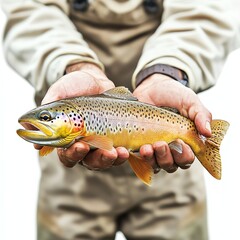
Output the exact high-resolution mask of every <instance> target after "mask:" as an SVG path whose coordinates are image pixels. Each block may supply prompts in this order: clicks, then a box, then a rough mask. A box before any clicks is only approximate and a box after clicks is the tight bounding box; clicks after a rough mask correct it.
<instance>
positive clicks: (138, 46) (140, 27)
mask: <svg viewBox="0 0 240 240" xmlns="http://www.w3.org/2000/svg"><path fill="white" fill-rule="evenodd" d="M76 2H79V1H76V0H71V1H70V4H71V6H70V9H71V10H70V18H71V20H72V21H73V23H74V24H75V26H76V27H77V29H78V31H79V32H81V34H82V35H83V37H84V39H85V41H86V42H87V43H88V44H89V46H90V48H91V49H92V50H94V51H95V53H96V54H97V56H98V57H99V59H100V61H101V62H102V63H103V64H104V66H105V70H106V74H107V76H108V77H109V78H110V79H111V80H112V81H113V82H114V83H115V84H116V86H120V85H122V86H126V87H128V88H130V89H131V77H132V74H133V71H134V70H135V67H136V65H137V62H138V59H139V57H140V55H141V52H142V49H143V46H144V43H145V41H146V40H147V39H148V38H149V37H150V36H151V35H152V34H153V33H154V31H155V30H156V29H157V27H158V26H159V25H160V23H161V18H162V11H163V6H162V5H163V4H162V1H161V0H158V1H145V4H144V1H142V0H129V1H125V0H119V1H113V0H93V1H89V5H88V7H87V9H85V10H81V9H77V7H76V6H78V5H76ZM80 2H81V1H80ZM82 2H84V1H82ZM85 2H87V1H85ZM149 2H150V3H149ZM151 2H154V3H153V4H151ZM147 3H148V4H147ZM151 11H152V12H151ZM154 11H155V12H154Z"/></svg>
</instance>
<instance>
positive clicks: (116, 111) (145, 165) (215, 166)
mask: <svg viewBox="0 0 240 240" xmlns="http://www.w3.org/2000/svg"><path fill="white" fill-rule="evenodd" d="M18 121H19V123H20V124H21V125H22V126H23V127H24V129H18V130H17V134H18V135H19V136H20V137H22V138H23V139H24V140H26V141H28V142H31V143H34V144H38V145H41V146H43V147H42V148H41V150H40V151H39V154H40V156H45V155H47V154H49V153H51V152H52V151H53V150H54V148H68V147H70V146H71V145H72V144H73V143H75V142H76V141H82V142H85V143H87V144H88V145H89V146H90V147H92V148H95V149H96V148H97V149H104V150H111V149H112V148H113V147H119V146H122V147H125V148H126V149H128V151H129V159H128V162H129V164H130V166H131V168H132V169H133V171H134V172H135V174H136V176H137V177H138V178H140V179H141V180H142V181H143V182H144V183H145V184H147V185H151V183H152V179H153V169H152V167H151V165H150V163H149V162H147V161H146V160H144V159H142V158H141V157H140V156H139V154H137V153H138V151H139V149H140V147H141V146H142V145H144V144H153V143H155V142H157V141H165V142H167V143H168V144H169V145H171V146H172V147H173V148H174V149H175V150H176V151H179V152H181V149H179V146H177V144H176V140H177V139H182V140H183V141H184V142H185V143H186V144H188V145H189V146H190V147H191V149H192V151H193V152H194V154H195V156H196V158H197V159H198V160H199V161H200V162H201V164H202V165H203V167H204V168H205V169H206V170H207V171H208V172H209V173H210V174H211V175H212V176H213V177H214V178H216V179H221V172H222V166H221V156H220V145H221V142H222V140H223V138H224V136H225V134H226V132H227V130H228V127H229V123H228V122H227V121H225V120H219V119H215V120H212V121H211V130H212V136H211V137H209V138H207V137H204V136H202V135H200V134H199V133H198V131H197V129H196V126H195V124H194V122H193V121H191V120H190V119H188V118H186V117H184V116H182V115H180V114H179V113H178V112H176V111H175V110H172V109H170V108H166V107H157V106H154V105H151V104H147V103H143V102H140V101H138V99H137V98H135V97H134V96H133V94H132V93H131V92H130V91H129V90H128V89H127V88H125V87H115V88H113V89H110V90H108V91H105V92H103V93H101V94H97V95H90V96H79V97H73V98H66V99H61V100H57V101H54V102H51V103H47V104H44V105H41V106H39V107H36V108H34V109H32V110H30V111H29V112H27V113H26V114H24V115H23V116H21V117H20V118H19V119H18Z"/></svg>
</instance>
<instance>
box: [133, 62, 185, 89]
mask: <svg viewBox="0 0 240 240" xmlns="http://www.w3.org/2000/svg"><path fill="white" fill-rule="evenodd" d="M155 73H161V74H163V75H166V76H169V77H171V78H173V79H174V80H176V81H178V82H180V83H181V84H183V85H184V86H188V77H187V74H186V73H185V72H184V71H182V70H180V69H178V68H175V67H172V66H169V65H166V64H155V65H153V66H150V67H147V68H145V69H143V70H142V71H140V72H139V73H138V75H137V77H136V87H137V86H138V85H139V84H140V83H141V82H143V81H144V80H145V79H146V78H147V77H149V76H151V75H152V74H155Z"/></svg>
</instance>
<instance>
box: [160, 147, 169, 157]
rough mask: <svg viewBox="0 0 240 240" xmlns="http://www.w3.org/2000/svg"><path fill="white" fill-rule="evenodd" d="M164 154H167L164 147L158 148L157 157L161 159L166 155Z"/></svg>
mask: <svg viewBox="0 0 240 240" xmlns="http://www.w3.org/2000/svg"><path fill="white" fill-rule="evenodd" d="M166 152H167V148H166V146H162V147H161V148H160V152H159V155H160V156H161V157H163V156H165V155H166Z"/></svg>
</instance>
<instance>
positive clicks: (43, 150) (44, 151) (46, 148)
mask: <svg viewBox="0 0 240 240" xmlns="http://www.w3.org/2000/svg"><path fill="white" fill-rule="evenodd" d="M53 150H54V148H53V147H49V146H43V147H42V148H41V149H40V150H39V155H40V157H44V156H47V155H48V154H49V153H51V152H52V151H53Z"/></svg>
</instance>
